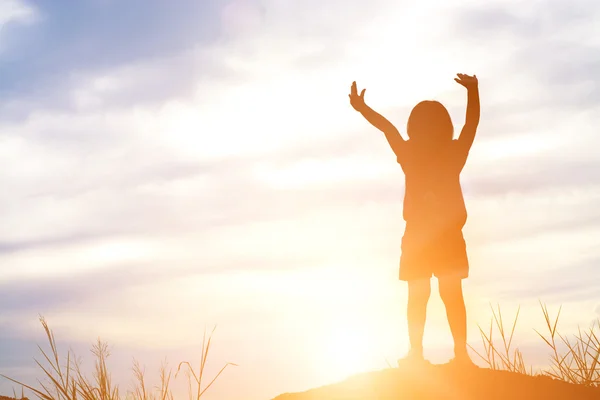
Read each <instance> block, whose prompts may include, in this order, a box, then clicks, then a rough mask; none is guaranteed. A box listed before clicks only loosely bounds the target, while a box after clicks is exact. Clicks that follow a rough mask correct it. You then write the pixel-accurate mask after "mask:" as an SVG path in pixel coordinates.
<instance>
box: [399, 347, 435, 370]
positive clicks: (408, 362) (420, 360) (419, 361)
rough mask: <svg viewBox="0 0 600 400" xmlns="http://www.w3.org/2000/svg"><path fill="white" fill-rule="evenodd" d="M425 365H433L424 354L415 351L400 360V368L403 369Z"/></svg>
mask: <svg viewBox="0 0 600 400" xmlns="http://www.w3.org/2000/svg"><path fill="white" fill-rule="evenodd" d="M425 365H431V363H430V362H429V361H427V360H426V359H425V358H424V357H423V353H422V352H416V351H413V350H411V351H409V352H408V354H407V355H406V356H405V357H403V358H400V359H399V360H398V368H402V367H405V366H412V367H415V366H425Z"/></svg>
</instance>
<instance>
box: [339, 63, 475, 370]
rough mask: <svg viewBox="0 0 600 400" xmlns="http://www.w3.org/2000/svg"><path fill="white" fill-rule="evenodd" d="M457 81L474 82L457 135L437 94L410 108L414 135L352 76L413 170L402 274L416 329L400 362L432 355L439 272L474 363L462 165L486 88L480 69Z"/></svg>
mask: <svg viewBox="0 0 600 400" xmlns="http://www.w3.org/2000/svg"><path fill="white" fill-rule="evenodd" d="M455 81H456V82H458V83H459V84H461V85H462V86H464V87H465V88H466V89H467V98H468V99H467V112H466V121H465V125H464V127H463V129H462V131H461V134H460V136H459V138H458V139H457V140H453V135H454V128H453V126H452V120H451V119H450V115H449V114H448V111H447V110H446V108H445V107H444V106H443V105H442V104H441V103H439V102H437V101H422V102H420V103H419V104H417V105H416V106H415V107H414V108H413V110H412V111H411V113H410V116H409V118H408V123H407V135H408V137H409V140H406V141H405V140H404V139H403V138H402V137H401V136H400V133H399V132H398V129H396V127H395V126H394V125H393V124H392V123H390V122H389V121H388V120H387V119H385V118H384V117H383V116H382V115H380V114H378V113H377V112H375V111H374V110H373V109H371V108H370V107H369V106H367V105H366V104H365V97H364V96H365V90H366V89H363V90H362V92H361V93H360V95H359V94H358V92H357V88H356V82H353V83H352V87H351V91H350V95H349V96H350V104H351V105H352V107H353V108H354V109H355V110H356V111H358V112H360V113H361V114H362V116H363V117H365V119H366V120H367V121H369V123H371V124H372V125H373V126H374V127H376V128H377V129H379V130H380V131H382V132H383V133H384V134H385V137H386V139H387V141H388V143H389V144H390V146H391V148H392V150H393V151H394V153H395V155H396V159H397V161H398V163H399V164H400V166H401V167H402V170H403V171H404V175H405V185H406V190H405V196H404V208H403V217H404V220H405V221H406V229H405V231H404V236H403V237H402V245H401V249H402V254H401V257H400V274H399V278H400V280H403V281H407V282H408V307H407V319H408V334H409V339H410V351H409V353H408V355H407V356H406V357H405V358H403V359H401V360H399V361H398V362H399V363H403V362H412V363H415V362H416V363H419V362H425V359H424V358H423V330H424V327H425V319H426V310H427V302H428V300H429V295H430V292H431V288H430V279H431V277H432V275H433V276H435V277H437V278H438V282H439V290H440V297H441V298H442V301H443V302H444V305H445V307H446V315H447V317H448V323H449V325H450V330H451V332H452V337H453V339H454V358H453V359H452V361H451V362H452V363H458V364H461V365H473V364H472V361H471V359H470V358H469V355H468V353H467V318H466V309H465V302H464V299H463V293H462V279H464V278H467V277H468V275H469V261H468V258H467V251H466V244H465V240H464V237H463V234H462V228H463V226H464V224H465V222H466V220H467V211H466V207H465V203H464V199H463V195H462V189H461V186H460V172H461V171H462V168H463V166H464V165H465V162H466V160H467V156H468V154H469V150H470V148H471V145H472V144H473V139H474V138H475V132H476V131H477V125H478V124H479V89H478V81H477V77H476V76H475V75H473V76H469V75H465V74H457V78H455Z"/></svg>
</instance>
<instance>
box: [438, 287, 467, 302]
mask: <svg viewBox="0 0 600 400" xmlns="http://www.w3.org/2000/svg"><path fill="white" fill-rule="evenodd" d="M440 297H441V298H442V301H443V302H444V304H445V305H446V306H452V305H457V304H461V303H462V302H463V295H462V288H461V286H460V282H458V284H456V283H454V282H452V283H442V282H440Z"/></svg>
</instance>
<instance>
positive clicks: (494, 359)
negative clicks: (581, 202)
mask: <svg viewBox="0 0 600 400" xmlns="http://www.w3.org/2000/svg"><path fill="white" fill-rule="evenodd" d="M540 305H541V307H542V312H543V314H544V319H545V322H546V326H547V329H548V333H547V335H543V334H542V333H540V332H538V331H536V332H537V334H538V335H539V336H540V337H541V338H542V339H543V341H544V343H546V344H547V345H548V347H549V348H550V350H551V356H550V357H551V366H550V369H549V370H546V371H541V372H540V373H541V374H543V375H548V376H551V377H553V378H555V379H560V380H563V381H566V382H570V383H575V384H580V385H586V386H594V387H600V339H599V338H600V332H597V329H600V320H599V321H596V322H595V323H594V324H592V325H591V326H590V327H589V328H587V330H583V331H582V330H581V329H579V330H578V333H577V334H575V335H573V338H572V339H569V338H568V337H566V336H563V335H561V334H560V333H559V332H558V331H557V326H558V319H559V317H560V309H559V311H558V313H557V315H556V318H554V319H553V318H551V317H550V313H549V312H548V308H547V307H546V306H545V305H544V304H542V303H540ZM519 311H520V308H519V309H518V310H517V313H516V315H515V318H514V320H513V322H512V324H511V325H509V326H506V325H505V323H504V320H503V318H502V312H501V310H500V307H499V306H497V309H496V310H495V309H494V308H493V307H492V318H491V321H490V327H489V330H484V329H483V328H481V326H479V332H480V334H481V339H482V342H483V348H484V351H483V352H482V353H479V352H477V350H475V349H474V348H473V347H471V349H472V350H473V351H474V352H475V353H476V354H477V355H478V356H479V357H480V358H481V359H482V360H483V361H484V362H485V363H486V364H487V366H488V367H489V368H490V369H493V370H508V371H512V372H517V373H521V374H526V375H533V370H532V368H530V369H529V370H527V367H526V366H525V362H524V360H523V354H522V353H521V351H520V350H519V349H518V348H516V347H514V346H513V337H514V332H515V328H516V325H517V320H518V318H519ZM40 322H41V323H42V326H43V327H44V331H45V332H46V336H47V338H48V342H49V344H50V352H49V353H46V352H45V351H44V350H43V349H42V348H41V347H40V346H38V349H39V350H40V352H41V353H42V355H43V358H44V359H45V361H46V363H47V364H48V365H47V366H44V365H43V364H42V363H41V362H39V361H38V360H35V362H36V364H37V365H38V366H39V367H40V369H41V370H42V371H43V372H44V374H45V376H46V378H47V380H48V382H46V383H43V382H41V381H39V380H38V383H39V385H40V388H38V389H36V388H34V387H32V386H29V385H27V384H24V383H21V382H19V381H16V380H14V379H12V378H9V377H7V376H4V375H0V376H2V377H4V378H5V379H8V380H10V381H12V382H14V383H16V384H18V385H20V386H21V389H22V394H21V398H22V399H23V398H24V393H23V388H25V389H29V390H31V391H32V392H33V393H34V394H35V395H36V396H37V397H38V398H39V399H42V400H76V399H78V400H117V399H121V398H122V397H121V393H120V391H119V387H118V386H117V385H115V384H114V383H113V381H112V379H111V376H110V374H109V372H108V368H107V364H106V360H107V358H108V357H109V356H110V352H109V350H108V346H107V345H106V343H103V342H101V341H100V340H98V342H97V343H96V344H94V346H93V347H92V353H93V354H94V357H95V366H94V367H95V368H94V373H93V379H92V380H90V379H88V378H87V377H86V376H85V375H84V374H83V373H82V371H81V363H80V362H79V360H76V359H75V356H74V355H73V354H72V352H71V351H69V352H68V353H67V356H66V364H65V365H64V366H62V367H61V362H64V360H60V359H59V355H58V349H57V347H56V341H55V339H54V334H53V333H52V331H51V330H50V328H49V327H48V324H47V323H46V321H45V320H44V318H43V317H40ZM509 328H510V330H509ZM213 333H214V329H213V331H212V332H211V333H210V335H209V336H208V338H207V337H206V332H205V334H204V338H203V342H202V354H201V358H200V363H199V366H198V370H197V371H195V370H194V368H193V367H192V364H190V362H188V361H183V362H181V363H179V366H178V367H177V372H176V373H175V376H174V377H175V378H177V376H178V374H179V373H180V372H181V371H182V367H183V369H184V371H185V374H186V376H187V383H188V394H189V399H190V400H194V399H196V400H200V399H201V397H202V396H203V395H204V394H205V393H206V391H207V390H208V389H209V388H210V387H211V386H212V385H213V383H214V382H215V381H216V380H217V378H219V376H220V375H221V374H222V373H223V371H224V370H225V368H227V367H228V366H230V365H233V366H235V365H236V364H233V363H227V364H225V366H224V367H223V368H221V370H220V371H219V372H218V373H217V375H216V376H215V377H214V378H213V379H212V380H211V381H210V382H209V383H208V384H207V385H206V386H204V387H203V386H202V382H203V378H204V372H205V367H206V362H207V359H208V354H209V350H210V344H211V339H212V335H213ZM386 362H387V360H386ZM388 365H389V363H388ZM390 367H391V366H390ZM133 374H134V377H135V381H136V383H135V388H134V390H133V391H128V392H126V393H125V395H126V396H125V398H132V399H133V400H174V399H173V393H172V391H171V389H170V384H171V378H172V371H171V370H170V369H168V366H167V364H166V363H163V365H162V366H161V368H160V382H161V384H160V386H159V387H154V388H152V389H151V388H148V387H147V384H146V379H145V373H144V370H143V369H142V367H141V366H140V364H139V363H138V362H137V361H135V360H134V364H133ZM15 398H17V396H16V393H15Z"/></svg>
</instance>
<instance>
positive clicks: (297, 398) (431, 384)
mask: <svg viewBox="0 0 600 400" xmlns="http://www.w3.org/2000/svg"><path fill="white" fill-rule="evenodd" d="M342 399H343V400H359V399H361V400H363V399H414V400H434V399H436V400H437V399H453V400H454V399H456V400H459V399H460V400H475V399H482V400H520V399H527V400H533V399H540V400H551V399H552V400H553V399H561V400H562V399H565V400H570V399H573V400H575V399H577V400H587V399H595V400H600V388H598V387H586V386H583V385H574V384H570V383H566V382H562V381H559V380H555V379H552V378H550V377H547V376H527V375H523V374H517V373H514V372H507V371H492V370H490V369H484V368H469V369H461V368H457V367H456V366H451V365H449V364H442V365H431V366H427V367H422V368H418V369H416V368H408V367H405V368H402V369H399V368H394V369H386V370H382V371H377V372H369V373H365V374H360V375H356V376H353V377H351V378H349V379H347V380H346V381H344V382H340V383H337V384H333V385H328V386H324V387H321V388H317V389H312V390H309V391H307V392H302V393H286V394H283V395H280V396H278V397H276V398H275V399H274V400H342Z"/></svg>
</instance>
